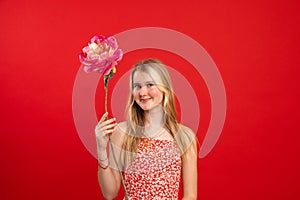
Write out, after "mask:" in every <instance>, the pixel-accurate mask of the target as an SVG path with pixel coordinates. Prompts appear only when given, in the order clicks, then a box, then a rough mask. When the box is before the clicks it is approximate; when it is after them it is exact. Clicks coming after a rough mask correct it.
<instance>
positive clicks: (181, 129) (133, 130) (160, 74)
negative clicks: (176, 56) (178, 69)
mask: <svg viewBox="0 0 300 200" xmlns="http://www.w3.org/2000/svg"><path fill="white" fill-rule="evenodd" d="M136 71H141V72H145V73H147V74H148V75H149V76H150V77H151V78H152V79H153V81H154V82H155V84H156V85H157V87H158V89H159V90H160V91H161V92H162V93H163V100H162V106H163V109H164V112H165V113H164V114H165V124H164V128H165V129H166V130H167V131H168V132H169V133H170V134H171V135H172V137H173V138H174V139H175V141H176V142H177V145H178V147H179V149H180V152H181V155H184V152H185V151H186V150H187V149H188V147H189V146H190V144H191V143H192V141H193V139H194V138H195V135H194V133H193V132H192V131H191V130H190V129H189V128H187V127H185V126H183V125H181V124H179V123H178V121H177V113H176V108H175V99H174V92H173V86H172V82H171V78H170V75H169V73H168V70H167V68H166V67H165V65H164V64H163V63H162V62H161V61H159V60H157V59H146V60H141V61H140V62H138V63H137V64H136V65H135V66H134V67H133V70H132V72H131V75H130V96H129V100H128V104H127V130H126V133H127V134H126V137H125V139H124V142H123V147H122V149H123V151H124V152H125V154H124V155H125V157H124V158H125V159H124V161H125V162H126V163H127V162H128V161H130V160H131V158H132V155H133V154H132V153H134V152H136V149H137V145H138V141H139V139H140V137H139V136H140V134H141V132H142V131H143V127H144V125H145V115H144V110H143V109H142V108H141V107H140V106H139V105H138V104H137V103H136V102H135V101H134V98H133V95H132V94H133V89H134V88H133V76H134V74H135V72H136ZM126 152H127V153H128V152H131V153H129V154H126Z"/></svg>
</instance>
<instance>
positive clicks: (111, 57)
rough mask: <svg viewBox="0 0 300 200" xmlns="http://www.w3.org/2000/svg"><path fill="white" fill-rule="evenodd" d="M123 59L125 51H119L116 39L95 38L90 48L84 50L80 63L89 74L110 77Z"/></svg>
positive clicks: (89, 45) (80, 56)
mask: <svg viewBox="0 0 300 200" xmlns="http://www.w3.org/2000/svg"><path fill="white" fill-rule="evenodd" d="M122 57H123V51H122V50H121V49H118V44H117V41H116V39H115V38H114V37H112V36H111V37H104V36H102V35H100V36H94V37H93V38H92V39H91V41H90V43H89V44H88V46H86V47H84V48H83V49H82V53H81V54H80V55H79V61H80V62H81V63H82V65H83V66H84V68H83V70H84V71H85V72H87V73H90V72H99V73H100V74H102V75H105V76H107V75H109V74H110V72H111V70H112V68H113V67H114V66H116V65H117V64H118V62H119V61H120V60H121V59H122Z"/></svg>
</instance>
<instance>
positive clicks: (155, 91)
mask: <svg viewBox="0 0 300 200" xmlns="http://www.w3.org/2000/svg"><path fill="white" fill-rule="evenodd" d="M149 93H150V95H151V96H152V97H157V98H162V97H163V93H162V92H161V91H160V90H159V89H157V88H153V89H151V90H150V91H149Z"/></svg>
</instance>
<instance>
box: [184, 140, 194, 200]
mask: <svg viewBox="0 0 300 200" xmlns="http://www.w3.org/2000/svg"><path fill="white" fill-rule="evenodd" d="M197 177H198V175H197V145H196V138H195V140H194V141H193V143H192V144H191V145H190V147H189V148H188V150H187V151H186V152H185V153H184V155H183V156H182V181H183V200H193V199H197V188H198V186H197V179H198V178H197Z"/></svg>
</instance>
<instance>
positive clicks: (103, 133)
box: [96, 114, 124, 199]
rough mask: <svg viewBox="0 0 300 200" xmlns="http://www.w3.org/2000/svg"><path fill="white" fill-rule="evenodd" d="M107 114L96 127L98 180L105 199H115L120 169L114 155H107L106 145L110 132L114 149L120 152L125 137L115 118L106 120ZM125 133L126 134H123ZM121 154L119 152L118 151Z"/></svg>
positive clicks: (119, 183)
mask: <svg viewBox="0 0 300 200" xmlns="http://www.w3.org/2000/svg"><path fill="white" fill-rule="evenodd" d="M106 116H107V114H104V115H103V117H102V119H101V120H100V122H99V123H98V126H97V127H96V141H97V153H98V182H99V185H100V188H101V191H102V194H103V196H104V197H105V199H114V198H115V197H116V196H117V195H118V193H119V189H120V185H121V179H120V175H119V172H118V170H116V168H115V167H114V160H113V159H112V155H110V154H109V156H108V155H107V152H106V146H107V142H108V134H112V135H111V140H112V143H113V145H114V151H117V152H119V149H120V148H117V147H121V145H122V139H123V137H122V136H121V135H120V130H119V129H118V128H117V126H116V123H114V121H115V119H109V120H105V117H106ZM122 135H124V134H122ZM117 152H116V154H118V155H119V153H117Z"/></svg>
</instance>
